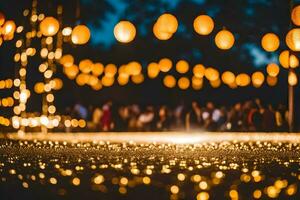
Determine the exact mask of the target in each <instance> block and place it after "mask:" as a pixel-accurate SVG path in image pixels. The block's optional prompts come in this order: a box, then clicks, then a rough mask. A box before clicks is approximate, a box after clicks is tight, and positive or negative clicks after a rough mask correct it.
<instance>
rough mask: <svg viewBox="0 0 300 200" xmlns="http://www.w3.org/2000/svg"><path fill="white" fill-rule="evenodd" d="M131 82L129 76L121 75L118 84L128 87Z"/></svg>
mask: <svg viewBox="0 0 300 200" xmlns="http://www.w3.org/2000/svg"><path fill="white" fill-rule="evenodd" d="M128 81H129V76H128V75H127V74H119V76H118V83H119V85H126V84H127V83H128Z"/></svg>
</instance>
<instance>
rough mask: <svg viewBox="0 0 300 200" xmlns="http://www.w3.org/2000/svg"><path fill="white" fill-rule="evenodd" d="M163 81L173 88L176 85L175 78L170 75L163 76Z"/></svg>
mask: <svg viewBox="0 0 300 200" xmlns="http://www.w3.org/2000/svg"><path fill="white" fill-rule="evenodd" d="M163 83H164V85H165V86H166V87H167V88H173V87H175V85H176V79H175V78H174V76H172V75H167V76H165V78H164V80H163Z"/></svg>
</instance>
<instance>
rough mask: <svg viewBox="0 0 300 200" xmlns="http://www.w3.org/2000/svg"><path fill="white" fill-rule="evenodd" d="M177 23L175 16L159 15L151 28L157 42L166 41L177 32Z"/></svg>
mask: <svg viewBox="0 0 300 200" xmlns="http://www.w3.org/2000/svg"><path fill="white" fill-rule="evenodd" d="M177 28H178V21H177V19H176V17H175V16H173V15H171V14H168V13H165V14H163V15H161V16H160V17H159V18H158V19H157V21H156V23H155V24H154V26H153V33H154V35H155V37H156V38H157V39H159V40H168V39H170V38H171V37H172V36H173V34H174V33H175V32H176V31H177Z"/></svg>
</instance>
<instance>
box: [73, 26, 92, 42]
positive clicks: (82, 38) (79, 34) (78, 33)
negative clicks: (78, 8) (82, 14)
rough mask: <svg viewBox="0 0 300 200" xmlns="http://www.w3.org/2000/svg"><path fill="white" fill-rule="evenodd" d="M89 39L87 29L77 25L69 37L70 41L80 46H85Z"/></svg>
mask: <svg viewBox="0 0 300 200" xmlns="http://www.w3.org/2000/svg"><path fill="white" fill-rule="evenodd" d="M90 37H91V32H90V30H89V28H88V27H87V26H85V25H77V26H76V27H75V28H74V29H73V31H72V35H71V40H72V42H73V43H74V44H78V45H82V44H86V43H87V42H88V41H89V40H90Z"/></svg>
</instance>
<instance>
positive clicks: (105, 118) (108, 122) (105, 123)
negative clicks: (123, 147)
mask: <svg viewBox="0 0 300 200" xmlns="http://www.w3.org/2000/svg"><path fill="white" fill-rule="evenodd" d="M102 110H103V115H102V117H101V126H102V130H103V131H110V130H111V129H112V113H111V104H110V103H106V104H104V105H103V107H102Z"/></svg>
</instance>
